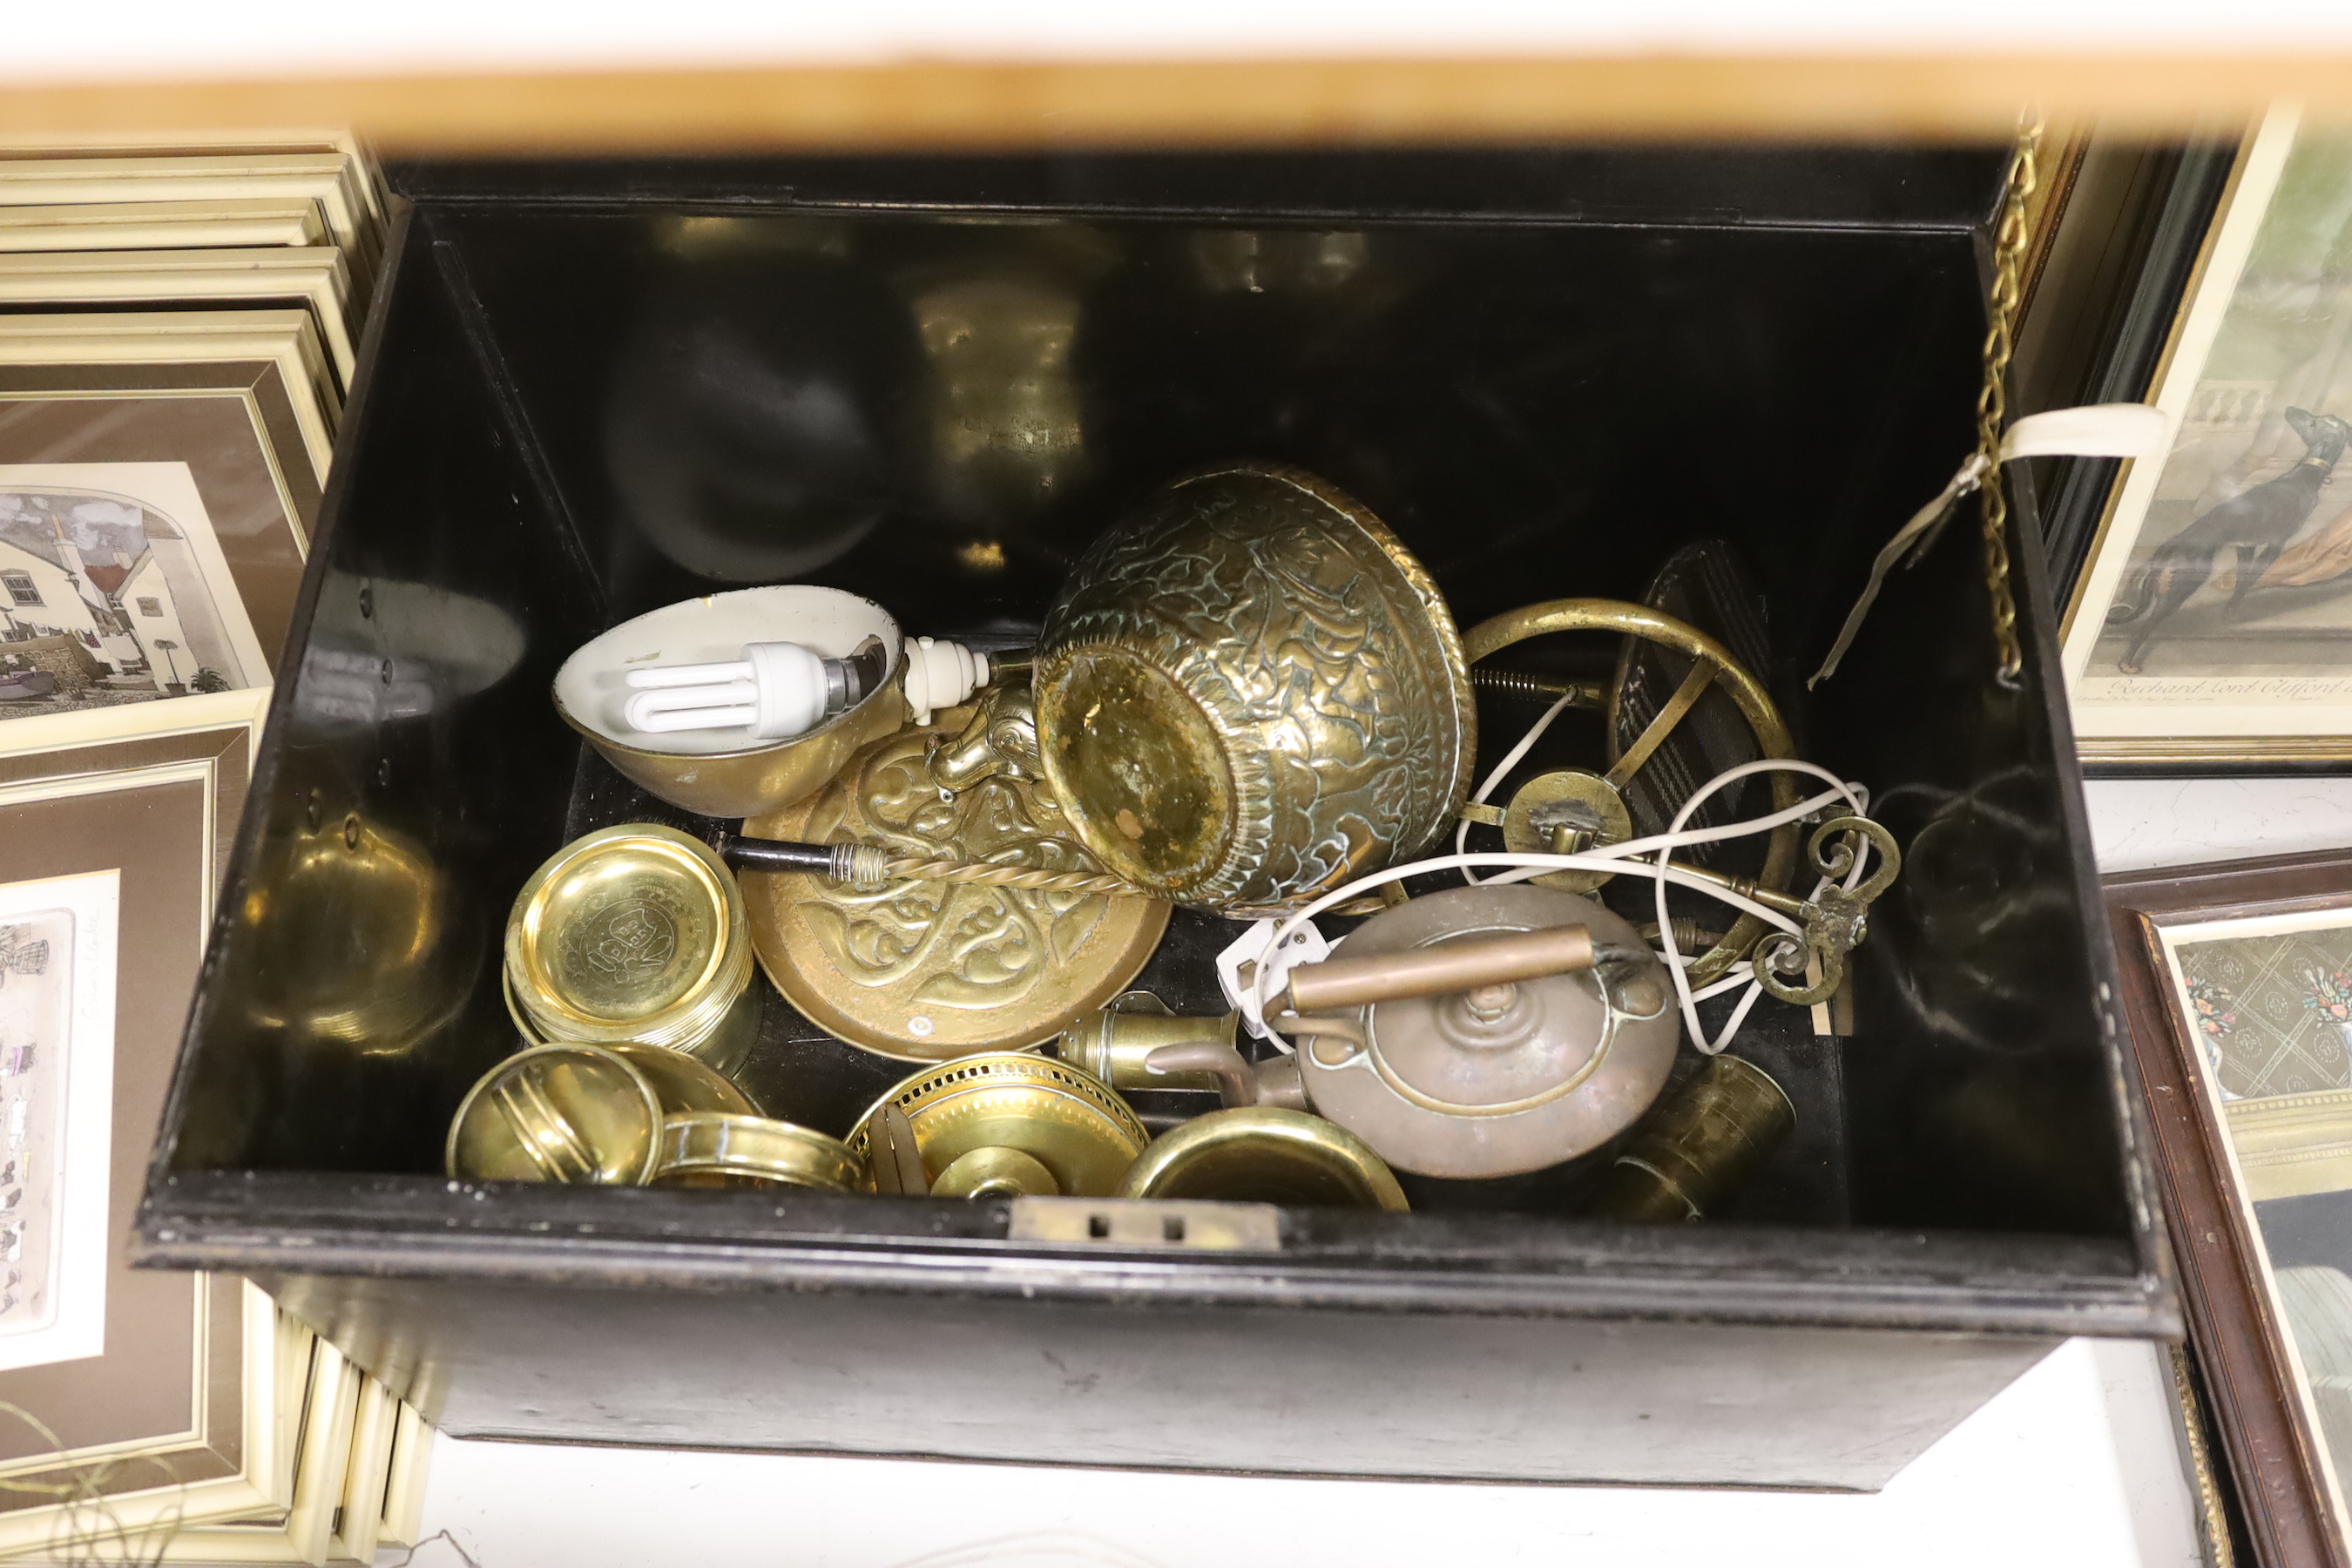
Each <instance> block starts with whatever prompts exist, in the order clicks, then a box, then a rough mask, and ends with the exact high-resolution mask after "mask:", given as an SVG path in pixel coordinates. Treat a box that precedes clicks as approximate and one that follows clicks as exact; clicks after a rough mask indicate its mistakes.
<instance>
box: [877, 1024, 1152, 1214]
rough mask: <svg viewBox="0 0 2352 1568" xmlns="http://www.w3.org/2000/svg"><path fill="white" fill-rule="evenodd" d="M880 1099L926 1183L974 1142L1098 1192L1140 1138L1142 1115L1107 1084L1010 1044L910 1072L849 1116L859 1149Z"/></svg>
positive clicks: (1058, 1182) (1145, 1134)
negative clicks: (900, 1114) (914, 1152)
mask: <svg viewBox="0 0 2352 1568" xmlns="http://www.w3.org/2000/svg"><path fill="white" fill-rule="evenodd" d="M885 1105H896V1106H898V1109H899V1110H903V1111H905V1112H906V1113H907V1121H908V1124H909V1125H910V1126H912V1127H913V1129H914V1132H915V1147H916V1148H917V1149H918V1150H919V1151H920V1152H921V1154H922V1157H923V1171H924V1174H925V1176H926V1178H927V1179H928V1180H929V1181H931V1182H934V1183H936V1182H937V1181H938V1180H939V1179H940V1177H941V1176H942V1175H943V1174H944V1173H946V1172H947V1170H948V1169H949V1167H950V1166H951V1165H953V1164H954V1163H956V1162H957V1161H958V1160H960V1159H961V1158H962V1157H963V1156H964V1155H966V1154H969V1153H971V1152H972V1151H973V1150H975V1149H994V1148H1003V1149H1017V1150H1019V1151H1020V1152H1023V1153H1024V1154H1026V1155H1028V1156H1029V1157H1030V1158H1032V1159H1034V1160H1035V1161H1036V1162H1037V1163H1039V1164H1041V1165H1043V1166H1045V1169H1046V1170H1047V1171H1048V1172H1050V1173H1052V1175H1053V1178H1054V1184H1055V1186H1056V1187H1058V1188H1060V1190H1061V1192H1062V1193H1063V1194H1065V1195H1066V1196H1070V1197H1097V1198H1099V1197H1108V1196H1109V1195H1110V1194H1111V1192H1112V1190H1113V1189H1115V1188H1116V1187H1117V1186H1118V1179H1119V1177H1120V1175H1121V1174H1122V1173H1125V1171H1126V1170H1127V1168H1128V1166H1129V1164H1131V1163H1133V1162H1134V1160H1135V1157H1136V1156H1137V1155H1138V1154H1140V1153H1142V1152H1143V1148H1144V1145H1145V1144H1147V1143H1149V1142H1150V1141H1151V1134H1150V1132H1149V1131H1146V1130H1145V1128H1144V1125H1143V1122H1142V1120H1141V1119H1140V1118H1139V1117H1138V1116H1137V1115H1136V1114H1135V1112H1134V1110H1132V1109H1130V1108H1129V1105H1128V1103H1127V1101H1126V1100H1121V1099H1120V1098H1119V1097H1118V1094H1117V1093H1116V1092H1114V1091H1113V1090H1112V1089H1111V1088H1110V1087H1109V1086H1108V1084H1105V1083H1103V1082H1102V1081H1101V1080H1100V1079H1096V1078H1095V1077H1093V1076H1092V1075H1091V1074H1088V1073H1084V1072H1081V1071H1079V1070H1078V1069H1077V1068H1074V1067H1072V1066H1070V1065H1069V1064H1068V1063H1067V1062H1057V1061H1052V1060H1049V1059H1047V1058H1044V1057H1034V1056H1029V1055H1026V1054H1025V1053H1023V1052H1019V1051H999V1052H993V1053H992V1054H990V1055H987V1056H977V1057H966V1058H963V1059H962V1060H961V1061H954V1062H949V1063H947V1064H945V1065H944V1066H940V1067H936V1068H929V1069H927V1070H925V1071H922V1072H919V1073H917V1074H915V1075H914V1076H913V1077H912V1078H909V1079H906V1080H904V1081H903V1082H901V1083H899V1084H898V1086H897V1087H896V1088H894V1089H891V1090H890V1091H889V1092H888V1093H887V1094H886V1095H884V1096H883V1097H882V1098H881V1099H880V1100H877V1101H875V1103H874V1105H873V1106H872V1108H871V1109H869V1110H867V1111H866V1114H865V1115H864V1116H863V1117H861V1118H859V1119H858V1125H857V1131H855V1132H852V1133H851V1134H850V1135H849V1147H850V1148H851V1149H852V1150H853V1151H855V1152H857V1153H858V1154H860V1155H863V1154H864V1153H865V1152H866V1150H867V1148H868V1147H869V1146H870V1145H871V1143H872V1140H873V1132H874V1124H875V1121H876V1119H877V1117H878V1116H880V1114H881V1111H882V1108H883V1107H884V1106H885Z"/></svg>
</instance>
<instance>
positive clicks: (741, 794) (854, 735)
mask: <svg viewBox="0 0 2352 1568" xmlns="http://www.w3.org/2000/svg"><path fill="white" fill-rule="evenodd" d="M867 637H880V638H881V639H882V642H883V645H884V646H885V647H887V648H888V649H889V650H890V668H889V673H888V674H887V675H886V676H885V677H884V678H883V681H882V684H881V686H880V687H879V688H878V689H876V690H874V691H871V692H868V693H867V694H866V696H865V698H863V699H862V700H859V701H858V702H857V704H856V706H854V707H852V708H850V709H849V710H847V711H846V712H843V713H838V714H835V716H834V717H833V718H831V719H828V720H826V721H824V723H822V724H820V725H818V726H817V727H816V728H815V729H814V730H811V731H807V732H806V733H804V734H799V735H793V736H791V737H789V738H788V739H785V740H782V741H762V742H757V743H753V744H748V745H747V744H745V743H743V741H742V738H741V737H740V736H734V735H730V734H729V733H726V732H709V733H691V732H689V733H686V734H674V735H665V736H661V737H659V738H658V739H659V740H660V741H661V742H662V743H661V744H660V745H658V746H656V745H655V744H653V743H652V742H654V741H655V740H656V737H654V736H650V735H645V734H642V733H640V732H639V731H635V730H632V729H630V728H629V727H628V725H627V723H626V721H624V720H623V719H622V717H621V703H622V702H623V700H625V698H626V696H627V689H626V688H625V686H624V685H623V684H622V678H623V676H624V675H625V674H626V673H627V670H628V668H629V667H630V666H631V665H633V664H650V663H654V662H656V661H659V662H660V663H663V664H712V663H719V662H722V661H732V660H734V659H736V658H740V657H742V648H743V645H744V644H745V643H751V642H778V641H783V642H796V643H799V644H801V645H802V646H803V647H807V648H808V649H810V650H811V651H812V652H814V653H816V654H819V655H821V656H823V657H824V658H847V657H848V656H849V655H851V654H852V653H855V652H856V650H857V647H858V646H859V645H860V644H861V643H863V642H864V641H865V640H866V638H867ZM903 643H904V638H903V637H902V636H901V635H900V633H899V630H898V622H896V621H894V620H892V619H891V618H890V613H889V612H888V611H887V610H885V609H884V608H883V607H882V606H881V605H877V604H876V603H874V601H872V600H871V599H866V598H861V597H860V596H859V595H856V594H845V593H843V592H842V591H841V590H840V589H838V588H818V587H814V586H811V585H809V584H797V583H796V584H785V585H783V586H781V587H773V588H743V589H739V590H737V591H736V592H734V593H730V594H713V595H708V596H706V597H703V598H699V599H688V600H685V601H683V602H682V603H679V604H676V605H664V606H663V607H662V608H660V609H658V610H654V611H651V612H649V613H647V614H646V615H642V616H637V617H636V618H635V620H630V621H624V622H622V623H621V624H620V625H619V626H614V628H613V629H612V630H610V631H608V632H606V633H604V635H603V636H602V637H597V638H596V639H595V640H594V641H593V642H590V643H587V644H585V645H584V646H583V647H581V648H579V649H578V650H577V651H576V652H574V653H573V654H572V657H571V658H568V659H566V660H564V662H563V668H561V669H559V670H558V671H556V675H555V690H554V701H555V710H556V712H557V713H558V714H560V715H561V716H562V720H563V721H564V722H565V723H567V724H569V725H571V726H572V728H573V729H575V730H577V731H580V732H581V733H582V734H583V735H585V736H586V737H588V743H589V744H590V745H592V746H593V747H595V748H596V750H597V752H598V753H599V754H601V755H602V756H603V757H604V760H605V761H606V762H608V763H612V764H613V766H614V767H615V768H617V769H619V770H620V771H621V773H623V774H624V775H625V776H626V777H627V778H628V779H629V780H630V782H632V783H634V784H636V785H637V786H638V787H639V788H641V789H644V790H645V791H646V793H648V794H650V795H655V796H656V797H658V798H659V799H662V800H666V801H667V802H669V803H670V805H676V806H682V807H684V808H685V809H686V810H688V811H691V812H696V813H698V814H700V815H701V816H720V817H736V816H758V815H759V814H760V813H761V812H763V811H773V810H775V809H776V808H777V807H779V806H783V805H791V804H792V803H793V801H796V800H798V799H800V798H801V797H802V796H803V795H807V794H808V793H809V792H810V791H812V790H814V789H815V788H816V787H817V786H818V785H819V784H823V783H824V781H825V780H827V779H829V778H831V777H832V776H833V775H834V774H835V773H838V772H840V771H841V765H842V763H845V762H847V761H848V760H849V757H850V753H851V752H855V751H856V750H857V748H859V747H860V746H864V745H867V744H870V743H871V742H875V741H878V740H880V739H881V738H882V737H883V736H885V735H887V734H889V733H890V732H891V731H895V730H897V729H898V726H899V725H901V724H903V723H905V722H906V721H907V698H906V693H905V685H906V675H907V660H906V656H905V654H904V652H903V651H902V647H903Z"/></svg>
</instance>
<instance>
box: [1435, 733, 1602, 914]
mask: <svg viewBox="0 0 2352 1568" xmlns="http://www.w3.org/2000/svg"><path fill="white" fill-rule="evenodd" d="M1574 700H1576V693H1575V692H1573V691H1571V692H1570V693H1568V694H1567V695H1566V696H1564V697H1562V698H1561V699H1560V700H1559V701H1557V702H1555V703H1553V704H1552V705H1551V706H1550V707H1549V708H1547V709H1545V710H1544V716H1543V717H1542V718H1540V719H1538V720H1537V721H1535V727H1534V728H1533V729H1531V730H1529V731H1528V732H1527V733H1526V734H1524V735H1522V736H1520V737H1519V743H1518V744H1517V745H1516V746H1513V747H1512V748H1511V749H1510V750H1509V751H1508V752H1505V753H1503V760H1502V761H1501V762H1499V763H1496V764H1495V771H1494V772H1493V773H1488V774H1487V775H1486V783H1485V784H1480V785H1479V786H1478V789H1477V793H1476V794H1475V795H1472V796H1471V797H1470V804H1471V805H1486V797H1487V796H1488V795H1492V794H1494V793H1495V786H1496V784H1501V783H1502V782H1503V780H1504V778H1505V776H1506V775H1507V774H1508V773H1510V771H1511V770H1512V769H1513V768H1516V767H1517V766H1518V765H1519V759H1520V758H1521V757H1524V756H1526V755H1527V754H1528V752H1529V751H1531V750H1532V749H1533V748H1534V746H1535V743H1536V742H1538V741H1540V740H1542V739H1543V734H1544V731H1546V730H1549V729H1550V728H1551V721H1553V720H1555V719H1557V718H1559V716H1560V715H1561V714H1562V713H1565V712H1567V711H1568V705H1569V704H1570V702H1573V701H1574ZM1469 851H1470V819H1469V818H1468V817H1467V816H1465V817H1463V818H1462V819H1461V820H1460V821H1458V822H1456V823H1455V824H1454V853H1455V854H1456V855H1466V854H1468V853H1469ZM1538 875H1540V873H1538ZM1462 879H1463V880H1464V881H1465V882H1467V883H1469V884H1470V885H1471V886H1472V887H1474V888H1475V887H1476V886H1478V885H1479V879H1477V878H1476V877H1475V876H1473V875H1471V873H1470V869H1469V868H1468V867H1466V866H1465V867H1464V868H1463V870H1462Z"/></svg>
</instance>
